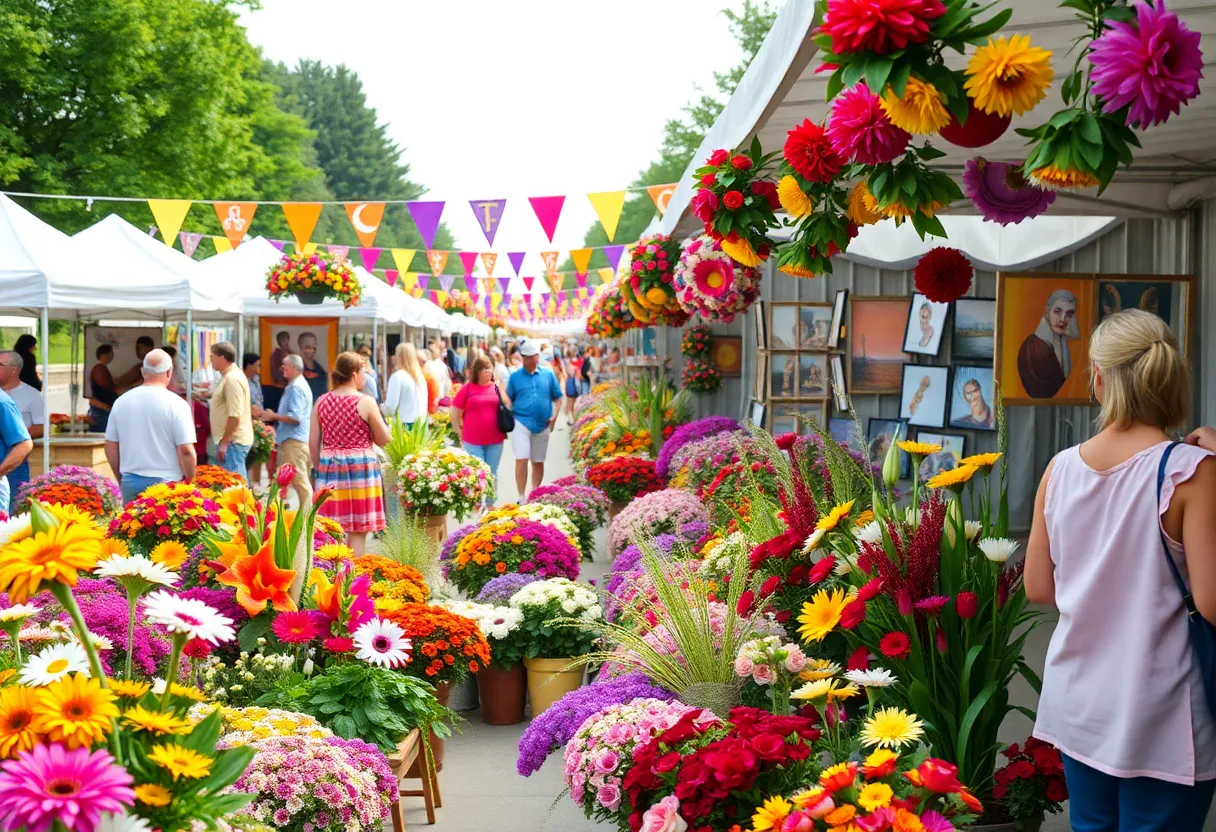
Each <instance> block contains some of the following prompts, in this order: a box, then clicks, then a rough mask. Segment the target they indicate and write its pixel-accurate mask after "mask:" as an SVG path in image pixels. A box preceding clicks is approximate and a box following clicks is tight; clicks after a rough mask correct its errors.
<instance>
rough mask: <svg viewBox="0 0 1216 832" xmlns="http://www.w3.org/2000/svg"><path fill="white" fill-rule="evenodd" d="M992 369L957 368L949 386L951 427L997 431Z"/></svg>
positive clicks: (963, 366) (964, 366)
mask: <svg viewBox="0 0 1216 832" xmlns="http://www.w3.org/2000/svg"><path fill="white" fill-rule="evenodd" d="M994 399H995V392H994V390H993V378H992V368H991V367H971V366H966V365H962V366H956V367H955V368H954V380H953V381H952V382H951V383H950V427H952V428H967V429H969V430H996V405H995V402H994Z"/></svg>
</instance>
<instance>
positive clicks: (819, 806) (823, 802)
mask: <svg viewBox="0 0 1216 832" xmlns="http://www.w3.org/2000/svg"><path fill="white" fill-rule="evenodd" d="M835 808H836V801H834V800H832V796H831V795H830V794H825V795H824V796H823V797H822V799H820V801H819V802H818V803H816V804H815V805H813V806H807V807H806V813H807V814H808V815H810V816H811V817H813V818H815V819H817V820H818V819H819V818H822V817H823V816H824V815H826V814H827V813H828V812H830V811H832V810H833V809H835Z"/></svg>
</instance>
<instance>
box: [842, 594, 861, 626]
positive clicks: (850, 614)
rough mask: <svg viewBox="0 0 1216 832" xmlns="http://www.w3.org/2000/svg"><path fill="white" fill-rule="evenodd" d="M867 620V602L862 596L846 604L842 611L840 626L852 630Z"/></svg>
mask: <svg viewBox="0 0 1216 832" xmlns="http://www.w3.org/2000/svg"><path fill="white" fill-rule="evenodd" d="M865 620H866V602H865V601H863V600H861V599H860V598H854V599H853V600H852V601H850V602H849V603H847V604H845V605H844V609H843V610H841V611H840V628H841V629H842V630H851V629H853V628H854V627H856V626H857V625H858V624H860V623H861V622H863V621H865Z"/></svg>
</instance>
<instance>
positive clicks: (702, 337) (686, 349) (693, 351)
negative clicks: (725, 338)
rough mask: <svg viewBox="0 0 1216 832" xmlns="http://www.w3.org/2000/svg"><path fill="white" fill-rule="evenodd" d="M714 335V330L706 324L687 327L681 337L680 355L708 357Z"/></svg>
mask: <svg viewBox="0 0 1216 832" xmlns="http://www.w3.org/2000/svg"><path fill="white" fill-rule="evenodd" d="M713 337H714V336H713V332H712V331H711V330H710V328H709V327H708V326H706V325H705V324H694V325H692V326H690V327H686V328H685V330H684V337H683V338H681V339H680V355H682V356H684V357H685V358H700V359H704V358H708V357H709V347H710V344H711V343H712V342H713Z"/></svg>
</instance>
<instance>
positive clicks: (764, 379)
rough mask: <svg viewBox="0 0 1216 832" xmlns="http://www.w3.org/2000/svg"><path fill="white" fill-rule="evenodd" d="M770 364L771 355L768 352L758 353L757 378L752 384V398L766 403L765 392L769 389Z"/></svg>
mask: <svg viewBox="0 0 1216 832" xmlns="http://www.w3.org/2000/svg"><path fill="white" fill-rule="evenodd" d="M768 362H769V354H768V353H767V352H763V351H761V352H757V353H756V378H755V381H754V382H753V383H752V398H753V399H759V400H760V401H764V399H765V395H764V393H765V391H766V390H767V389H768Z"/></svg>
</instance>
